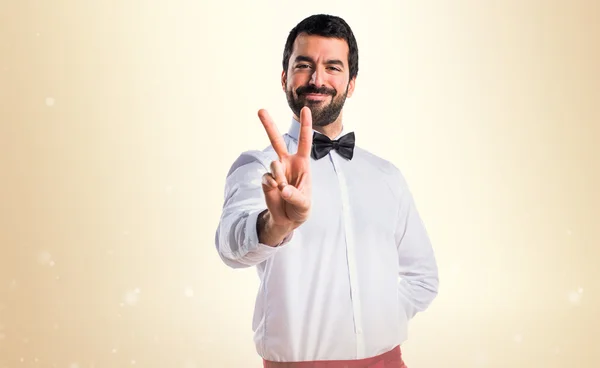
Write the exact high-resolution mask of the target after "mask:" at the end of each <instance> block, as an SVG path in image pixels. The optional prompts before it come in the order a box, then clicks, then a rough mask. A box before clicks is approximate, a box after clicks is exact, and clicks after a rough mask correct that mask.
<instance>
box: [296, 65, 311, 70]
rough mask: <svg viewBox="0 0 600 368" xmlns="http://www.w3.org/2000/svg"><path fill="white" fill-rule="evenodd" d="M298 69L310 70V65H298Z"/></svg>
mask: <svg viewBox="0 0 600 368" xmlns="http://www.w3.org/2000/svg"><path fill="white" fill-rule="evenodd" d="M296 68H298V69H306V68H310V65H308V64H298V65H296Z"/></svg>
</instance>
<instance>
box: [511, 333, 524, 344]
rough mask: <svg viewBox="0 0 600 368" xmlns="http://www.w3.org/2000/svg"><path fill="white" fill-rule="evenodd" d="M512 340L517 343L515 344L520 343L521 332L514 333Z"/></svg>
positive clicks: (521, 340)
mask: <svg viewBox="0 0 600 368" xmlns="http://www.w3.org/2000/svg"><path fill="white" fill-rule="evenodd" d="M513 340H514V341H515V343H517V344H520V343H522V342H523V335H521V334H516V335H515V336H514V337H513Z"/></svg>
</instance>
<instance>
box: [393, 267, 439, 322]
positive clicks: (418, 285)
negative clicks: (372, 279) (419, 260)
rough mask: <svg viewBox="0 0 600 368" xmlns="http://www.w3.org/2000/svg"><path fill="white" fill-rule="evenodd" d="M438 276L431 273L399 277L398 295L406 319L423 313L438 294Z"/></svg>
mask: <svg viewBox="0 0 600 368" xmlns="http://www.w3.org/2000/svg"><path fill="white" fill-rule="evenodd" d="M438 285H439V281H438V275H437V272H433V273H431V274H427V275H420V276H415V275H413V276H410V277H409V276H406V277H402V276H401V277H400V280H399V282H398V293H399V294H400V295H399V296H400V300H401V301H402V302H403V307H404V310H405V312H406V314H407V318H408V319H411V318H413V317H414V316H415V315H416V314H417V313H419V312H423V311H425V310H426V309H427V308H428V307H429V306H430V305H431V303H432V302H433V300H434V299H435V297H436V296H437V294H438Z"/></svg>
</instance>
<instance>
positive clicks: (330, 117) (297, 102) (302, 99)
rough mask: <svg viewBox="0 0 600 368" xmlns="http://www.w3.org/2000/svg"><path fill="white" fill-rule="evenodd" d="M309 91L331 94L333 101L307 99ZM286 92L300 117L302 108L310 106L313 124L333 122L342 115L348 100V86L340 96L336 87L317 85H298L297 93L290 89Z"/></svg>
mask: <svg viewBox="0 0 600 368" xmlns="http://www.w3.org/2000/svg"><path fill="white" fill-rule="evenodd" d="M309 93H319V94H324V95H328V96H331V102H329V103H327V100H322V101H310V100H307V99H306V95H307V94H309ZM285 94H286V97H287V101H288V105H289V106H290V108H291V109H292V111H293V112H294V114H296V116H298V117H300V110H302V108H303V107H304V106H308V108H309V109H310V112H311V115H312V123H313V126H319V127H324V126H326V125H329V124H331V123H333V122H334V121H335V120H336V119H337V118H338V116H340V113H341V112H342V108H343V107H344V103H345V102H346V96H347V95H348V86H347V87H346V91H344V93H343V94H341V95H339V96H337V94H338V93H337V91H336V90H335V89H329V88H325V87H321V88H317V87H315V86H302V87H298V89H296V92H295V93H294V91H293V90H291V89H288V90H286V93H285Z"/></svg>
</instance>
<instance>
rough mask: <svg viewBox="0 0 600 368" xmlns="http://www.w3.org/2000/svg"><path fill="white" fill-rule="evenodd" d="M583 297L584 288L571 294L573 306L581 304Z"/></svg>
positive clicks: (570, 298)
mask: <svg viewBox="0 0 600 368" xmlns="http://www.w3.org/2000/svg"><path fill="white" fill-rule="evenodd" d="M582 297H583V288H582V287H579V288H578V289H577V290H573V291H571V292H570V293H569V297H568V299H569V302H570V303H571V304H573V305H579V304H581V298H582Z"/></svg>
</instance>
